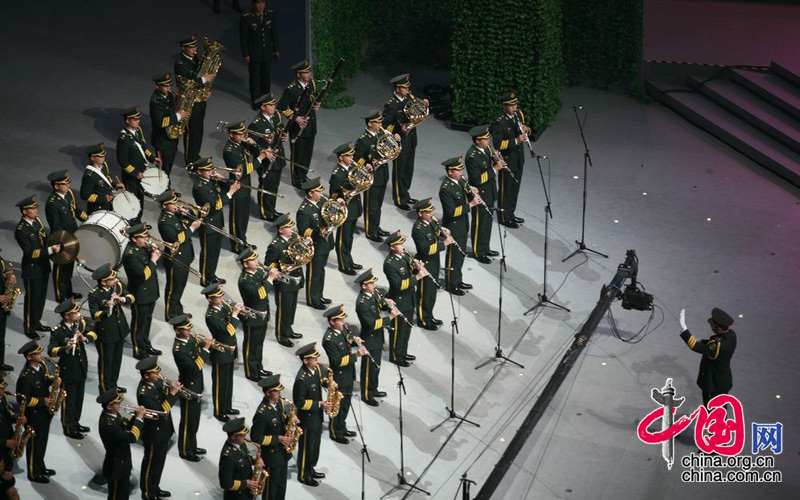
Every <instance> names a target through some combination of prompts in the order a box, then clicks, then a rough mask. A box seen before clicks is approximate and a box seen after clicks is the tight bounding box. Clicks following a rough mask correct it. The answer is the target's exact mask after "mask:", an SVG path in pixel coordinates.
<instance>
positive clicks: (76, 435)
mask: <svg viewBox="0 0 800 500" xmlns="http://www.w3.org/2000/svg"><path fill="white" fill-rule="evenodd" d="M64 435H65V436H67V437H68V438H72V439H83V434H81V433H80V432H78V431H69V432H67V431H64Z"/></svg>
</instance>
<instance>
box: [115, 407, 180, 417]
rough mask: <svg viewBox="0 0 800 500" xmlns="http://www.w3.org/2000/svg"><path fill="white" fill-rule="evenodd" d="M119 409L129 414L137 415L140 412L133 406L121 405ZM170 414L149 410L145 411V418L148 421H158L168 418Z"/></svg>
mask: <svg viewBox="0 0 800 500" xmlns="http://www.w3.org/2000/svg"><path fill="white" fill-rule="evenodd" d="M119 409H120V410H125V411H127V412H129V413H136V412H137V411H138V410H139V409H138V408H137V407H135V406H131V405H119ZM168 414H169V412H168V411H159V410H151V409H149V408H145V409H144V418H146V419H148V420H158V419H159V418H161V417H166V416H167V415H168Z"/></svg>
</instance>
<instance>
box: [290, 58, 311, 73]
mask: <svg viewBox="0 0 800 500" xmlns="http://www.w3.org/2000/svg"><path fill="white" fill-rule="evenodd" d="M292 69H293V70H294V71H295V72H296V73H308V72H310V71H311V65H310V64H308V61H300V62H299V63H297V64H295V65H294V66H292Z"/></svg>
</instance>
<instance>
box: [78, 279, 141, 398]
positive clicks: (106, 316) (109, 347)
mask: <svg viewBox="0 0 800 500" xmlns="http://www.w3.org/2000/svg"><path fill="white" fill-rule="evenodd" d="M116 276H117V272H116V271H114V269H112V268H111V264H104V265H102V266H100V267H99V268H97V269H96V270H95V271H94V273H92V279H95V280H97V282H98V286H97V288H94V289H93V290H92V291H91V292H90V293H89V313H90V314H91V316H92V320H94V331H95V333H97V341H96V342H95V347H96V348H97V375H98V376H99V378H100V384H99V387H100V392H105V391H107V390H109V389H117V388H118V387H119V386H118V385H117V380H118V379H119V369H120V367H121V366H122V347H123V344H124V343H125V337H127V336H128V333H130V329H129V327H128V320H127V318H125V311H124V310H123V309H122V304H128V305H132V304H133V303H134V301H135V300H136V299H134V297H133V294H132V293H130V292H129V291H128V289H127V288H126V287H125V285H124V284H122V282H121V281H119V280H117V283H116V284H115V285H114V286H113V287H111V288H103V286H102V284H101V282H102V280H104V279H110V278H114V277H116ZM115 293H116V294H117V295H118V296H120V297H122V303H115V304H114V305H113V306H112V307H111V308H109V307H107V306H106V302H107V301H109V300H111V296H112V295H113V294H115ZM123 391H124V389H123Z"/></svg>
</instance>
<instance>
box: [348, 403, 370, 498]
mask: <svg viewBox="0 0 800 500" xmlns="http://www.w3.org/2000/svg"><path fill="white" fill-rule="evenodd" d="M352 413H353V418H354V419H355V421H356V430H358V436H359V437H360V438H361V500H364V498H365V497H364V491H365V490H364V479H365V473H366V468H365V464H364V458H366V459H367V462H369V463H372V460H370V458H369V452H368V451H367V442H366V441H364V434H363V433H362V432H361V425H360V424H359V423H358V417H357V416H356V412H352Z"/></svg>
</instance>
